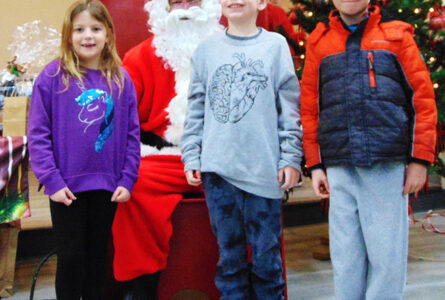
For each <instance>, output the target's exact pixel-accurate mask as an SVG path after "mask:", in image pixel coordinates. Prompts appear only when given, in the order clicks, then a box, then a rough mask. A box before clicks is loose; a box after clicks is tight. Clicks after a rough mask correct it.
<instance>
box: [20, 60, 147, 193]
mask: <svg viewBox="0 0 445 300" xmlns="http://www.w3.org/2000/svg"><path fill="white" fill-rule="evenodd" d="M58 66H59V61H58V60H56V61H53V62H51V63H50V64H49V65H48V66H46V67H45V69H43V71H42V72H41V73H40V75H39V76H38V77H37V79H36V81H35V83H34V90H33V94H32V99H31V106H30V111H29V120H28V139H29V154H30V159H31V166H32V170H33V171H34V174H35V175H36V177H37V179H38V180H39V182H40V183H41V184H42V185H44V186H45V193H46V194H48V195H52V194H54V193H55V192H57V191H59V190H60V189H62V188H64V187H66V186H67V187H68V188H69V189H70V190H71V191H72V192H73V193H77V192H83V191H89V190H107V191H110V192H114V190H115V189H116V187H117V186H123V187H125V188H126V189H128V190H129V191H130V192H131V190H132V188H133V184H134V183H135V182H136V179H137V177H138V168H139V162H140V138H139V134H140V129H139V118H138V113H137V103H136V93H135V90H134V86H133V82H132V81H131V79H130V77H129V75H128V73H127V72H126V71H124V70H123V69H122V70H123V72H124V75H125V85H124V89H123V90H122V93H121V94H120V95H119V89H118V87H117V86H116V84H115V83H114V82H113V84H112V86H113V90H112V93H110V89H109V87H108V84H107V81H106V78H105V77H104V76H103V75H102V73H101V71H99V70H91V69H87V70H86V74H85V75H84V77H83V84H84V85H82V84H81V83H80V82H78V81H77V80H75V79H70V83H69V88H68V90H66V91H65V92H62V91H63V90H64V89H65V85H64V84H63V82H62V73H63V72H60V73H59V74H58V75H56V76H54V74H56V73H57V69H58Z"/></svg>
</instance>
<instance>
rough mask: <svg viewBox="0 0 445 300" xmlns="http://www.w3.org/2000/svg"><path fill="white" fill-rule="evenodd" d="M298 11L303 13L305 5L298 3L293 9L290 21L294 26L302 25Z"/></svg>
mask: <svg viewBox="0 0 445 300" xmlns="http://www.w3.org/2000/svg"><path fill="white" fill-rule="evenodd" d="M297 11H300V12H303V11H304V5H303V4H301V3H297V4H295V5H294V7H292V9H291V13H290V14H289V21H290V22H291V23H292V25H301V20H299V19H298V14H297Z"/></svg>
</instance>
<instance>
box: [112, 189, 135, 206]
mask: <svg viewBox="0 0 445 300" xmlns="http://www.w3.org/2000/svg"><path fill="white" fill-rule="evenodd" d="M128 200H130V192H129V191H128V190H127V189H126V188H124V187H123V186H118V187H117V188H116V190H115V191H114V193H113V196H111V201H114V202H119V203H120V202H127V201H128Z"/></svg>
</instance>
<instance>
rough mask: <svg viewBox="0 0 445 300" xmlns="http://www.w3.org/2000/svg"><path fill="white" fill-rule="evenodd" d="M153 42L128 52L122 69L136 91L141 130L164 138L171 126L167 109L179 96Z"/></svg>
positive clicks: (173, 75) (172, 73)
mask: <svg viewBox="0 0 445 300" xmlns="http://www.w3.org/2000/svg"><path fill="white" fill-rule="evenodd" d="M152 41H153V37H151V38H149V39H147V40H145V41H143V42H142V43H140V44H139V45H137V46H136V47H134V48H133V49H131V50H130V51H128V52H127V54H125V57H124V60H123V66H124V68H125V69H126V70H127V71H128V73H129V74H130V77H131V79H132V80H133V83H134V86H135V88H136V93H137V99H138V113H139V122H140V124H141V129H142V130H144V131H151V132H153V133H155V134H157V135H158V136H161V137H163V136H164V132H165V130H166V129H167V126H168V125H169V121H168V119H167V112H166V111H165V109H166V108H167V107H168V105H169V103H170V101H171V99H172V98H173V97H175V96H176V92H175V73H174V72H173V71H172V70H171V69H170V68H168V69H166V68H165V62H164V61H163V60H162V59H161V58H159V57H158V56H156V54H155V48H154V47H153V46H152Z"/></svg>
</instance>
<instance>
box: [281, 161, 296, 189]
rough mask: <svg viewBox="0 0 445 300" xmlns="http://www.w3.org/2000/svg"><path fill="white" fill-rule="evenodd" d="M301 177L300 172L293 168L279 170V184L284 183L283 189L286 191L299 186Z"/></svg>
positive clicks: (287, 167)
mask: <svg viewBox="0 0 445 300" xmlns="http://www.w3.org/2000/svg"><path fill="white" fill-rule="evenodd" d="M300 176H301V174H300V172H298V170H297V169H295V168H293V167H291V166H286V167H284V168H282V169H280V170H278V182H280V183H283V184H282V185H281V189H282V190H285V191H286V190H288V189H291V188H293V187H294V186H297V185H298V181H299V180H300ZM283 181H284V182H283Z"/></svg>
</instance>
